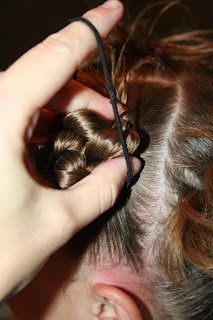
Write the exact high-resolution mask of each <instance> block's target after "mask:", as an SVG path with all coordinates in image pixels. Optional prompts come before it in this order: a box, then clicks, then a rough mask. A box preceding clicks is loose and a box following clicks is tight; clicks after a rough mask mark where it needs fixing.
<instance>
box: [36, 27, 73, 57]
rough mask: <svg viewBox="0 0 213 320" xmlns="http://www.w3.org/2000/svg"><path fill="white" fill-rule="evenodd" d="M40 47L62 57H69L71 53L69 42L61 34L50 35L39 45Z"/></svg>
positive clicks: (64, 35)
mask: <svg viewBox="0 0 213 320" xmlns="http://www.w3.org/2000/svg"><path fill="white" fill-rule="evenodd" d="M41 46H42V47H43V48H44V49H45V50H48V51H49V50H51V51H54V52H56V53H58V54H60V55H63V56H68V55H70V54H71V51H72V47H71V41H70V39H68V37H67V36H66V34H64V33H63V32H57V33H54V34H51V35H50V36H49V37H47V38H46V39H45V40H44V41H43V42H42V43H41Z"/></svg>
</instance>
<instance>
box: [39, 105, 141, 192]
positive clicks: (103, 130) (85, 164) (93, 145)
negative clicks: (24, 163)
mask: <svg viewBox="0 0 213 320" xmlns="http://www.w3.org/2000/svg"><path fill="white" fill-rule="evenodd" d="M121 124H122V130H123V132H124V136H125V138H126V143H127V147H128V151H129V153H130V154H133V153H134V152H135V151H136V149H137V147H138V145H139V135H138V134H137V132H136V131H134V130H132V129H131V127H130V119H129V116H128V115H127V114H126V113H125V112H123V114H122V115H121ZM122 155H123V150H122V145H121V141H120V138H119V134H118V130H117V124H116V122H115V121H114V120H113V121H110V120H106V119H104V118H102V117H100V116H99V115H98V114H97V113H95V112H93V111H91V110H87V109H86V110H77V111H73V112H70V113H68V114H65V115H62V116H60V117H59V121H58V124H57V129H56V131H55V134H54V136H53V137H52V139H51V141H48V142H47V143H46V144H44V145H43V146H42V147H41V149H40V155H39V157H40V164H39V167H40V173H41V175H42V176H43V177H44V178H45V179H46V181H47V182H48V183H49V184H50V185H51V186H53V187H55V188H61V189H67V188H69V187H70V186H72V185H73V184H75V183H76V182H78V181H80V180H81V179H83V178H84V177H86V176H87V175H88V174H90V172H91V171H92V170H93V169H94V168H95V167H96V166H97V165H99V164H100V163H102V162H104V161H107V160H109V159H112V158H115V157H119V156H122Z"/></svg>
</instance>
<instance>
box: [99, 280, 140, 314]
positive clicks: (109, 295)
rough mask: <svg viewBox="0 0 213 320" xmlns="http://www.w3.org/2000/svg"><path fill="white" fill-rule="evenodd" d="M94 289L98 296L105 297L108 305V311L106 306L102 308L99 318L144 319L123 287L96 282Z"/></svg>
mask: <svg viewBox="0 0 213 320" xmlns="http://www.w3.org/2000/svg"><path fill="white" fill-rule="evenodd" d="M93 290H94V293H95V294H96V296H98V297H102V298H104V301H105V302H104V304H105V305H106V306H107V307H108V308H106V309H107V311H106V312H105V308H102V312H101V314H99V319H106V320H111V319H112V320H143V317H142V315H141V312H140V310H139V308H138V306H137V305H136V303H135V301H134V300H133V299H132V298H131V297H130V295H129V294H128V293H126V292H124V291H123V290H122V289H120V288H117V287H114V286H109V285H106V284H96V285H95V286H94V289H93ZM109 306H110V308H111V309H112V310H111V312H109ZM109 314H110V318H109Z"/></svg>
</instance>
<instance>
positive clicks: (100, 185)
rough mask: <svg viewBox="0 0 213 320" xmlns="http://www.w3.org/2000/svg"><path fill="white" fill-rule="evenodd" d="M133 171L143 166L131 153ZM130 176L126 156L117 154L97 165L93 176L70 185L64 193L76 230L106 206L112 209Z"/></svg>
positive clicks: (100, 212) (64, 199) (106, 208)
mask: <svg viewBox="0 0 213 320" xmlns="http://www.w3.org/2000/svg"><path fill="white" fill-rule="evenodd" d="M130 161H131V164H132V169H133V174H134V175H135V174H137V173H138V172H139V170H140V168H141V162H140V160H138V159H137V158H134V157H130ZM126 179H127V166H126V162H125V159H124V158H123V157H119V158H114V159H112V160H109V161H107V162H105V163H102V164H100V165H99V166H97V167H96V168H95V169H94V170H93V171H92V172H91V174H90V175H89V176H87V177H85V178H84V179H82V180H81V181H80V182H78V183H76V184H75V185H74V186H72V187H71V188H70V189H68V190H66V191H63V192H62V193H60V200H62V199H61V196H63V200H62V201H63V204H64V205H65V207H66V208H70V209H68V210H69V211H70V215H71V220H72V221H74V222H75V226H73V227H74V228H76V230H75V231H78V230H79V229H81V228H83V227H84V226H86V225H87V224H88V223H90V222H91V221H93V220H94V219H96V218H97V217H98V216H99V215H101V214H102V213H103V212H105V211H106V210H108V209H110V208H111V207H112V206H113V205H114V203H115V201H116V199H117V197H118V195H119V193H120V191H121V189H122V187H123V185H124V183H125V182H126Z"/></svg>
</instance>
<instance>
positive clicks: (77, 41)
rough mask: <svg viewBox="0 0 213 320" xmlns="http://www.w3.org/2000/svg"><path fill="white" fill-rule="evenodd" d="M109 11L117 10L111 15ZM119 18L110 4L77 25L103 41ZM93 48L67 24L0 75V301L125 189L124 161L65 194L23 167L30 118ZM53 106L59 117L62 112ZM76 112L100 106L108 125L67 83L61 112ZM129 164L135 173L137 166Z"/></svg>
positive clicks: (92, 99)
mask: <svg viewBox="0 0 213 320" xmlns="http://www.w3.org/2000/svg"><path fill="white" fill-rule="evenodd" d="M113 5H117V8H114V9H110V8H109V6H113ZM122 14H123V6H122V4H121V2H120V1H117V0H109V1H107V3H105V4H104V5H103V6H100V7H97V8H96V9H93V10H91V11H89V12H87V13H86V14H85V15H84V17H85V18H86V19H88V20H90V21H91V22H92V23H93V24H94V25H95V26H96V28H97V29H98V31H99V33H100V35H101V37H102V38H105V37H106V36H107V35H108V34H109V32H110V31H111V30H112V28H113V27H114V26H115V25H116V24H117V23H118V21H119V20H120V18H121V17H122ZM95 48H96V40H95V37H94V35H93V33H92V32H91V30H90V29H89V28H88V27H87V26H86V25H85V24H83V23H81V22H74V23H72V24H71V25H69V26H67V27H66V28H64V29H63V30H61V31H59V32H58V33H56V34H54V35H51V36H50V37H48V38H47V39H46V40H45V41H44V42H42V43H40V44H39V45H37V46H36V47H35V48H33V49H32V50H30V51H29V52H27V53H26V54H25V55H24V56H23V57H21V58H20V59H19V60H18V61H17V62H15V63H14V64H13V65H12V66H11V67H10V68H9V69H8V70H7V71H6V72H4V73H1V74H0V133H1V134H0V145H1V157H0V168H1V191H0V203H1V209H0V228H1V230H0V253H1V259H0V260H1V263H0V274H1V280H0V300H3V299H4V298H6V297H8V296H9V295H10V294H14V293H15V292H17V291H18V290H20V289H21V288H22V287H23V286H25V285H26V284H27V283H28V282H29V281H30V280H31V279H32V278H33V277H34V276H35V274H36V273H37V272H38V270H40V268H41V266H42V265H43V264H44V263H45V261H47V259H48V258H49V256H50V255H51V254H52V253H53V252H55V251H56V250H57V249H58V248H60V247H61V246H62V245H63V244H65V243H66V242H67V241H68V240H69V239H70V238H71V237H72V236H73V235H74V234H75V233H76V232H77V231H78V230H79V229H80V228H82V227H84V226H85V225H87V224H88V223H90V222H91V221H92V220H94V219H95V218H97V217H98V216H99V215H100V214H101V213H103V212H104V211H106V210H107V209H109V208H110V207H111V206H112V205H113V204H114V202H115V200H116V198H117V196H118V194H119V191H120V190H121V188H122V186H123V184H124V181H125V177H126V173H127V168H126V164H125V161H124V159H123V158H118V159H114V160H111V161H108V162H106V163H104V164H102V165H100V166H98V167H97V168H96V169H94V171H93V172H92V173H91V174H90V175H89V176H88V177H86V178H85V179H83V180H82V181H80V182H79V183H77V184H76V185H74V186H73V187H72V188H71V189H70V190H66V191H61V190H60V191H59V190H52V189H49V188H45V187H43V186H41V185H40V184H39V183H38V182H37V181H36V180H34V179H33V177H32V175H31V174H30V172H29V170H28V169H27V166H26V142H27V138H28V136H29V127H30V125H32V123H33V122H35V115H36V114H37V113H38V111H39V110H40V109H41V107H42V106H44V105H46V104H47V103H48V102H49V101H50V100H51V99H52V98H53V96H55V95H56V94H57V96H60V95H61V94H62V93H63V91H60V90H61V89H62V88H63V87H64V85H65V84H66V83H67V81H68V80H69V79H70V78H71V77H72V74H73V73H74V72H75V70H76V68H77V67H78V66H79V65H80V64H81V63H82V62H83V61H84V60H85V59H86V58H87V57H88V55H89V54H90V53H91V52H92V51H93V50H94V49H95ZM65 88H66V87H65ZM63 90H66V89H63ZM49 105H50V106H51V104H49ZM55 106H56V108H58V110H57V111H58V112H60V111H62V112H64V111H65V110H64V109H63V110H60V106H58V107H57V104H55ZM76 106H78V108H88V107H89V108H91V109H94V110H97V106H102V107H101V108H99V109H98V111H99V112H100V113H102V114H104V115H105V116H108V117H112V109H111V105H110V103H109V100H108V99H106V98H104V97H102V96H100V95H99V94H97V93H95V92H94V91H92V90H91V89H88V88H85V87H83V86H81V85H79V84H78V83H76V82H74V81H73V82H72V90H71V91H70V95H69V96H67V100H66V105H65V107H66V111H70V110H72V109H73V108H75V107H76ZM65 107H64V106H63V108H65ZM132 161H133V163H134V164H133V170H134V172H135V173H136V171H138V170H139V168H140V163H139V161H138V160H137V159H133V160H132Z"/></svg>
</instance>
